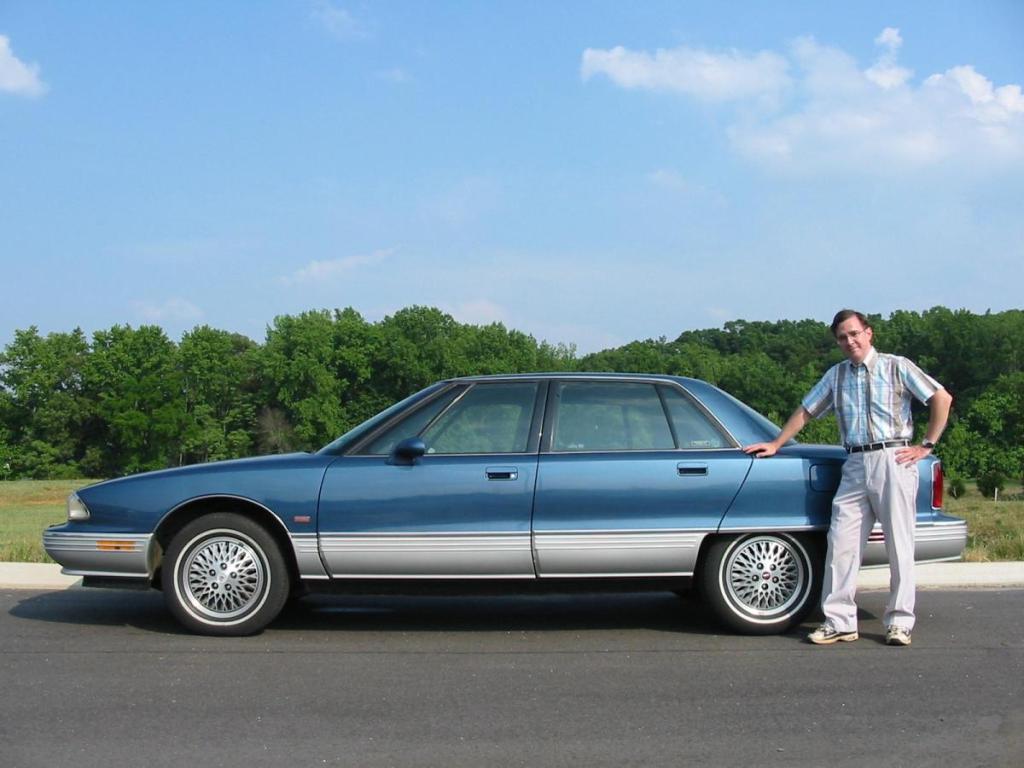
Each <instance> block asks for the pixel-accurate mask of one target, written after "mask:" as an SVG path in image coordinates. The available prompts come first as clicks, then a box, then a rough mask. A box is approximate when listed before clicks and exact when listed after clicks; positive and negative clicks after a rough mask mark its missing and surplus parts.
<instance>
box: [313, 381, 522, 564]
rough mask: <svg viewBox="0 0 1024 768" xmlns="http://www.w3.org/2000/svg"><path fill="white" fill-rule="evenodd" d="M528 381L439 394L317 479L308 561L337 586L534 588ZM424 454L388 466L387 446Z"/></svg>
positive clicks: (474, 385) (488, 385) (389, 458)
mask: <svg viewBox="0 0 1024 768" xmlns="http://www.w3.org/2000/svg"><path fill="white" fill-rule="evenodd" d="M541 390H542V387H541V386H540V384H539V383H538V382H536V381H515V382H480V383H476V384H472V385H469V386H463V387H461V388H455V389H451V390H446V391H444V392H442V393H440V394H439V395H438V396H437V397H435V398H434V399H433V400H431V401H430V402H429V403H426V404H424V405H423V406H421V407H420V408H418V409H417V410H416V412H414V413H412V414H410V415H409V416H408V417H407V418H406V419H404V420H403V421H402V422H400V423H399V424H398V425H397V426H393V427H391V428H389V429H388V430H387V431H386V432H385V433H384V434H382V435H380V436H378V437H375V438H374V439H372V440H371V441H370V442H369V443H368V444H367V445H365V446H364V447H361V448H360V449H358V450H357V453H356V454H354V455H346V456H342V457H340V458H339V459H338V460H337V461H336V462H334V464H332V465H331V467H330V468H329V469H328V470H327V474H326V476H325V478H324V484H323V487H322V489H321V493H320V510H319V528H320V530H319V534H320V536H319V543H320V554H321V557H322V558H323V561H324V563H325V565H326V566H327V569H328V572H329V573H330V574H331V576H332V577H337V578H402V577H415V578H431V577H433V578H473V577H489V578H501V577H505V578H534V577H535V572H534V567H533V556H532V553H531V550H530V515H531V512H532V507H533V493H534V486H535V482H536V478H537V441H538V438H537V434H538V433H539V420H540V413H539V412H540V407H539V406H540V403H539V400H540V398H539V397H538V394H539V392H540V391H541ZM412 436H419V437H420V438H422V439H423V441H424V443H425V444H426V446H427V453H426V454H425V455H424V456H422V457H421V458H419V459H417V460H416V461H415V462H414V463H412V464H408V465H402V464H398V463H396V462H395V461H394V460H393V458H392V457H391V455H390V451H391V448H392V447H393V446H394V444H395V443H396V442H397V441H398V440H400V439H403V438H405V437H412Z"/></svg>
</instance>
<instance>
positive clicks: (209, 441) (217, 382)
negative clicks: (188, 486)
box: [178, 325, 259, 463]
mask: <svg viewBox="0 0 1024 768" xmlns="http://www.w3.org/2000/svg"><path fill="white" fill-rule="evenodd" d="M256 350H257V345H256V343H255V342H253V341H251V340H250V339H248V338H246V337H245V336H241V335H239V334H236V333H228V332H227V331H220V330H215V329H213V328H210V327H209V326H206V325H204V326H200V327H198V328H195V329H194V330H192V331H191V332H190V333H186V334H185V335H184V336H183V337H182V339H181V344H179V345H178V361H179V365H180V368H181V381H182V389H183V396H184V404H185V413H186V423H185V431H184V434H183V435H182V439H181V454H182V455H181V461H182V463H194V462H198V461H211V460H217V459H230V458H237V457H240V456H245V455H247V454H250V453H251V452H252V450H253V442H254V441H253V435H254V432H255V428H256V400H257V392H258V389H259V382H258V369H257V366H258V359H257V356H256Z"/></svg>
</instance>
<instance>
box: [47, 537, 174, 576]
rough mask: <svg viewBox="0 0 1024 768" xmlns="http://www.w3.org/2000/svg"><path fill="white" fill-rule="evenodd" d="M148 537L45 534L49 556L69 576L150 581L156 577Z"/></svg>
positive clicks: (150, 538)
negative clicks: (150, 578) (144, 579)
mask: <svg viewBox="0 0 1024 768" xmlns="http://www.w3.org/2000/svg"><path fill="white" fill-rule="evenodd" d="M152 538H153V536H152V534H149V533H133V534H127V533H67V532H63V531H61V532H56V531H49V530H47V531H44V532H43V548H44V549H45V550H46V554H48V555H49V556H50V557H52V558H53V559H54V560H56V561H57V562H58V563H60V564H61V565H62V566H63V568H62V572H63V573H66V574H68V575H70V576H110V577H122V576H124V577H129V578H148V577H150V576H152V574H153V567H154V566H153V557H152V553H151V552H150V542H151V541H152Z"/></svg>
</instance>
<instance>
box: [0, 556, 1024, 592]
mask: <svg viewBox="0 0 1024 768" xmlns="http://www.w3.org/2000/svg"><path fill="white" fill-rule="evenodd" d="M915 575H916V576H917V586H918V587H919V588H921V589H979V588H981V589H985V588H990V589H991V588H999V587H1024V562H1004V563H925V564H922V565H918V566H917V567H916V569H915ZM81 583H82V579H81V577H79V576H65V575H64V574H62V573H61V572H60V566H59V565H54V564H52V563H0V589H35V590H55V589H68V588H70V587H77V586H80V585H81ZM858 583H859V586H860V588H861V589H888V588H889V568H888V567H887V566H886V567H881V568H866V569H864V570H862V571H861V572H860V576H859V578H858Z"/></svg>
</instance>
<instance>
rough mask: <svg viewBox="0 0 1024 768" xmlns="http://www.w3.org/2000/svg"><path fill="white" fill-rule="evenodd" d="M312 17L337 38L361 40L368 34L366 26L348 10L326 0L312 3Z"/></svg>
mask: <svg viewBox="0 0 1024 768" xmlns="http://www.w3.org/2000/svg"><path fill="white" fill-rule="evenodd" d="M312 15H313V18H314V19H316V20H317V21H318V22H319V23H320V24H321V25H322V26H323V28H324V29H326V30H327V31H328V32H329V33H330V34H331V35H332V36H333V37H335V38H337V39H338V40H361V39H364V38H367V37H369V36H370V34H369V30H368V29H367V28H366V26H365V25H364V24H363V23H362V22H360V21H359V20H358V19H356V17H355V16H353V15H352V14H351V13H350V12H349V11H347V10H345V9H344V8H342V7H340V6H337V5H334V4H333V3H331V2H328V0H318V1H317V2H316V3H314V5H313V11H312Z"/></svg>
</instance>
